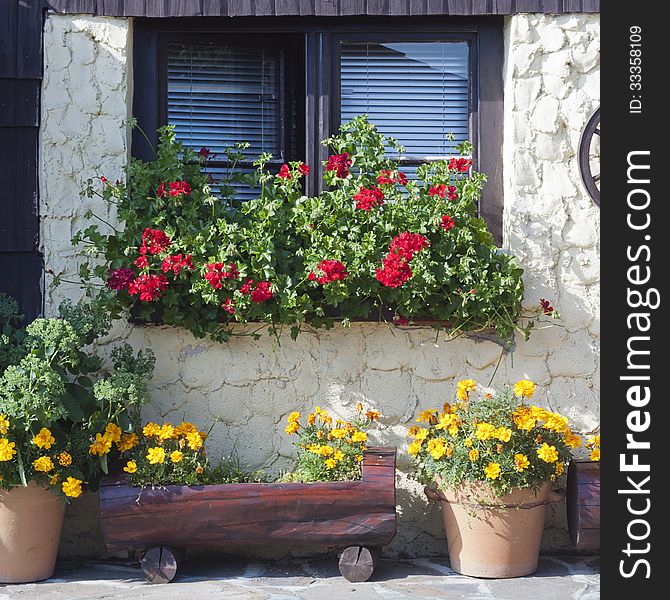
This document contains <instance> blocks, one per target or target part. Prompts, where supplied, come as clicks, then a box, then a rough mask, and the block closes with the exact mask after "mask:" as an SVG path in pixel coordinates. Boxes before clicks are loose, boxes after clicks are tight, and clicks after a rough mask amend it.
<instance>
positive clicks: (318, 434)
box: [316, 429, 323, 439]
mask: <svg viewBox="0 0 670 600" xmlns="http://www.w3.org/2000/svg"><path fill="white" fill-rule="evenodd" d="M316 437H317V438H318V439H321V438H322V437H323V431H321V430H320V429H319V431H317V432H316Z"/></svg>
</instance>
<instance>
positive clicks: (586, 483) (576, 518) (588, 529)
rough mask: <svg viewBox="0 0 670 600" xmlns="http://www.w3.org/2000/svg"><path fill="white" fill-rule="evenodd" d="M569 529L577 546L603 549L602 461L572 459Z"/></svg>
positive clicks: (569, 489)
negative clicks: (601, 530)
mask: <svg viewBox="0 0 670 600" xmlns="http://www.w3.org/2000/svg"><path fill="white" fill-rule="evenodd" d="M567 513H568V531H569V533H570V540H571V542H572V545H573V546H574V547H575V548H576V549H577V550H588V551H594V552H595V551H597V550H599V549H600V463H599V462H591V461H586V460H573V461H571V462H570V465H569V466H568V493H567Z"/></svg>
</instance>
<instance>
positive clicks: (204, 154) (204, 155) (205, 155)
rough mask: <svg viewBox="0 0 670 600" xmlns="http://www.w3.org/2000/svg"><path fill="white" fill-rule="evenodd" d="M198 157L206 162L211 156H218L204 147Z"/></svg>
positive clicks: (199, 151)
mask: <svg viewBox="0 0 670 600" xmlns="http://www.w3.org/2000/svg"><path fill="white" fill-rule="evenodd" d="M197 155H198V156H200V157H202V158H204V159H205V160H208V159H209V157H210V156H216V155H215V154H214V153H213V152H212V151H211V150H210V149H209V148H205V147H204V146H203V147H202V148H200V150H198V152H197Z"/></svg>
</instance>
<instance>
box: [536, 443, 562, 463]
mask: <svg viewBox="0 0 670 600" xmlns="http://www.w3.org/2000/svg"><path fill="white" fill-rule="evenodd" d="M537 455H538V456H539V457H540V458H541V459H542V460H543V461H544V462H547V463H554V462H556V461H557V460H558V450H556V446H550V445H549V444H547V442H545V443H544V444H542V446H540V448H538V450H537Z"/></svg>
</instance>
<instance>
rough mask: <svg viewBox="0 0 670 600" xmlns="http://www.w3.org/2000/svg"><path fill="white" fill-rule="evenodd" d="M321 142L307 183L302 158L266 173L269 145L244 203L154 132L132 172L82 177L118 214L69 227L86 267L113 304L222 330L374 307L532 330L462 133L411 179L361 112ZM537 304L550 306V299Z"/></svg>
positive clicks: (342, 317)
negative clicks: (313, 185) (320, 165)
mask: <svg viewBox="0 0 670 600" xmlns="http://www.w3.org/2000/svg"><path fill="white" fill-rule="evenodd" d="M324 144H325V145H327V146H328V147H329V149H330V151H331V153H332V154H331V156H330V157H329V158H328V160H327V161H325V162H324V167H325V183H326V187H327V189H326V190H325V191H324V192H322V193H321V194H319V195H318V196H314V197H308V196H305V195H304V193H303V184H304V181H305V178H306V177H309V176H310V168H309V166H308V165H305V164H304V163H302V162H300V161H294V162H290V163H288V164H284V165H283V166H282V168H281V169H280V171H279V173H274V172H272V171H270V170H269V169H268V162H269V160H270V158H271V157H270V156H269V155H267V154H265V155H262V156H261V157H259V159H258V160H257V161H256V163H255V164H256V166H257V168H258V170H257V172H256V173H255V174H254V175H253V176H251V179H252V180H253V183H254V184H255V185H256V189H257V190H258V194H259V195H258V198H257V199H254V200H250V201H248V202H244V203H240V202H237V201H236V200H235V197H234V189H233V187H232V186H231V178H232V179H235V180H236V181H238V183H239V180H240V178H241V176H240V175H239V173H236V172H235V169H234V168H231V169H230V172H229V175H228V176H227V177H225V178H224V179H223V180H221V179H218V180H215V179H214V178H213V177H212V174H211V169H210V168H209V163H208V161H209V159H210V156H211V153H209V152H206V151H201V152H199V153H195V152H193V151H192V150H191V149H189V148H187V147H185V146H183V145H182V144H181V143H179V142H178V141H177V140H176V138H175V133H174V130H173V128H171V127H169V126H168V127H165V128H163V129H161V130H160V143H159V146H158V148H157V152H156V159H155V160H154V161H151V162H144V161H140V160H137V159H132V160H131V161H130V163H129V166H128V168H127V181H125V182H121V181H117V182H114V183H112V182H111V181H109V180H107V179H106V178H105V177H104V176H101V177H99V178H98V179H96V180H90V181H89V184H88V188H87V195H88V196H90V197H99V198H100V199H102V200H103V201H104V202H105V203H107V204H108V205H109V207H110V210H113V211H114V212H115V213H116V215H117V217H118V221H119V223H118V224H115V225H114V227H113V228H111V227H110V226H109V225H108V224H106V222H103V221H105V219H103V218H102V217H101V216H99V219H98V224H95V225H91V226H90V227H88V228H86V229H85V230H83V231H81V232H80V233H78V234H77V235H76V236H75V238H74V239H73V242H74V243H75V244H76V245H78V246H79V247H80V248H82V251H83V252H84V253H85V254H87V255H89V256H90V257H91V262H90V264H89V263H85V264H84V265H83V266H82V269H81V272H80V275H81V277H82V278H83V279H84V280H85V281H87V282H89V284H90V285H91V286H92V287H94V288H95V289H96V290H98V293H99V294H100V295H101V296H102V298H103V299H104V301H105V303H106V305H107V307H108V309H109V310H110V311H111V312H112V314H114V315H115V316H116V315H119V314H125V315H126V316H131V315H132V316H134V317H139V318H142V319H146V320H152V319H158V320H160V321H162V322H163V323H166V324H169V325H175V326H179V327H185V328H187V329H189V330H190V331H191V332H192V333H193V334H194V335H195V336H196V337H202V336H206V335H209V336H211V337H212V338H214V339H217V340H226V339H228V337H229V336H230V335H231V334H232V333H234V329H233V328H231V327H230V325H231V324H232V323H235V322H249V321H258V322H263V323H266V324H268V325H269V331H270V332H271V333H277V332H278V331H279V330H280V329H281V328H282V327H284V326H286V327H287V328H290V330H291V335H292V336H294V337H295V336H297V335H298V333H299V331H300V328H301V325H302V324H304V323H309V324H311V325H312V326H314V327H321V326H323V327H330V326H332V325H333V324H334V323H335V322H342V323H344V324H347V323H348V322H349V321H350V320H351V319H355V318H370V317H371V316H372V315H378V318H384V319H388V320H391V319H394V321H395V322H396V323H411V322H412V320H413V319H416V318H425V319H430V320H432V321H433V322H435V323H436V326H437V327H446V328H447V329H448V330H449V331H450V332H451V333H457V332H462V331H477V330H480V329H484V328H493V329H495V330H496V331H497V333H498V334H499V335H500V337H501V338H503V339H505V340H509V339H510V338H511V336H512V334H513V332H514V330H515V329H521V330H523V332H524V333H526V334H527V333H528V331H529V329H530V327H531V326H532V324H533V323H534V318H533V319H530V320H524V318H523V317H524V315H522V312H521V300H522V296H523V283H522V269H521V267H520V266H519V264H518V262H517V261H516V259H515V258H514V257H513V256H510V255H508V254H506V253H504V252H502V251H501V250H500V249H499V248H498V247H497V246H496V244H495V242H494V239H493V237H492V235H491V233H490V232H489V230H488V228H487V226H486V223H485V222H484V220H483V219H482V218H481V217H479V216H478V210H477V203H478V201H479V197H480V193H481V190H482V187H483V185H484V183H485V180H486V176H485V175H484V174H483V173H479V172H477V171H475V170H474V169H473V163H472V160H471V158H470V155H471V154H472V150H473V149H472V145H471V144H469V143H463V144H461V145H460V146H458V148H454V152H455V153H456V154H460V156H458V157H454V158H453V159H451V160H444V161H437V162H433V163H431V164H426V165H421V166H420V167H419V168H418V169H417V179H414V180H410V179H408V177H407V176H406V175H405V174H404V173H403V172H402V170H401V165H400V164H399V163H398V161H397V160H395V159H394V158H392V157H391V156H390V155H389V153H388V152H387V150H388V149H389V148H391V149H392V150H394V151H397V152H398V153H400V151H401V150H402V149H401V147H400V146H399V145H398V144H397V142H396V141H395V140H393V139H390V138H386V137H384V136H383V135H381V134H380V133H379V132H378V130H377V128H376V127H375V126H374V125H373V124H371V123H369V122H368V121H367V118H366V117H365V116H360V117H357V118H355V119H353V120H352V121H351V122H349V123H345V124H344V125H342V127H341V130H340V132H339V134H338V135H336V136H333V137H332V138H329V139H328V140H325V142H324ZM203 150H206V149H203ZM228 154H229V156H228V159H229V162H230V163H231V164H233V165H234V164H236V163H237V162H238V161H239V160H240V159H241V157H242V155H241V149H240V148H239V147H238V148H234V149H231V150H229V151H228ZM311 176H313V175H311ZM242 179H244V178H243V177H242ZM89 216H90V215H89ZM101 222H102V224H100V223H101ZM58 280H59V278H58V277H56V281H58ZM536 312H537V314H535V315H532V316H533V317H535V316H538V315H553V313H554V311H553V307H551V306H550V304H549V303H548V302H546V306H545V305H543V306H541V307H538V310H537V311H536Z"/></svg>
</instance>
